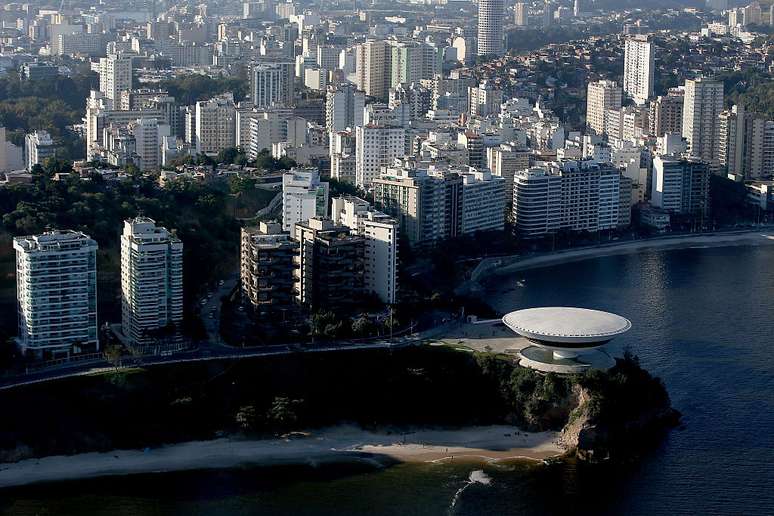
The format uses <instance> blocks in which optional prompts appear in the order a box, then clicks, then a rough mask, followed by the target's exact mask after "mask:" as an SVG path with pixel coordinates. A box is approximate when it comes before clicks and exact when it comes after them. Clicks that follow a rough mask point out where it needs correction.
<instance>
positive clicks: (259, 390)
mask: <svg viewBox="0 0 774 516" xmlns="http://www.w3.org/2000/svg"><path fill="white" fill-rule="evenodd" d="M579 388H583V389H586V395H587V397H588V398H591V399H592V400H593V403H594V408H592V410H591V411H592V412H593V413H592V414H591V416H592V417H593V418H594V419H595V421H597V422H604V423H606V424H608V425H611V427H613V426H615V427H618V428H625V427H626V425H627V424H628V423H630V422H632V421H635V422H636V421H637V420H638V419H639V418H640V416H641V415H643V414H647V413H648V412H649V411H651V410H660V409H663V408H668V406H669V400H668V396H667V394H666V390H665V389H664V386H663V385H662V384H661V382H660V381H658V380H657V379H654V378H653V377H651V376H650V375H649V374H648V373H647V372H645V371H643V370H642V368H640V366H639V364H638V363H637V362H636V360H635V359H633V358H632V357H626V358H624V359H623V360H621V361H619V363H618V365H617V366H616V367H614V368H613V369H611V370H610V371H607V372H593V373H589V374H586V375H577V376H571V377H560V376H557V375H554V374H548V375H541V374H538V373H536V372H535V371H532V370H529V369H524V368H521V367H519V366H518V365H517V364H516V363H515V362H514V360H513V358H512V357H506V356H502V355H493V354H482V353H468V352H463V351H457V350H453V349H450V348H446V347H440V348H439V347H420V348H407V349H402V350H373V351H349V352H339V353H334V354H326V353H304V354H295V355H289V356H284V357H264V358H261V359H253V360H238V361H224V362H208V363H194V364H178V365H174V366H158V367H154V368H150V369H147V370H145V371H142V372H135V373H133V374H129V373H115V374H110V375H104V376H91V377H78V378H73V379H70V380H65V381H62V382H60V383H59V384H58V385H57V389H51V388H50V387H46V386H31V387H27V388H21V389H17V390H11V391H3V392H0V405H2V406H3V407H4V408H5V409H6V411H8V413H17V411H23V412H24V413H25V414H26V415H27V417H24V418H9V419H8V420H7V421H5V422H4V423H5V424H4V425H3V427H2V428H0V461H2V460H3V458H5V457H14V458H16V459H18V458H21V457H19V456H18V454H19V453H20V450H22V451H23V452H24V453H26V454H32V455H50V454H70V453H78V452H85V451H93V450H111V449H115V448H141V447H145V446H155V445H159V444H168V443H172V442H179V441H186V440H198V439H209V438H213V437H215V436H216V435H219V434H221V435H222V433H223V432H227V433H229V432H239V433H245V432H247V433H251V434H258V435H272V434H275V433H283V432H287V431H292V430H304V429H309V428H315V427H322V426H327V425H332V424H337V423H341V422H343V421H346V422H351V423H355V424H360V425H362V426H364V427H371V428H372V427H375V426H386V425H389V426H390V427H393V428H394V427H401V426H404V427H416V426H419V425H450V426H459V425H470V424H499V423H505V422H508V423H516V424H517V425H518V426H520V427H521V428H524V429H529V430H549V429H552V430H558V429H561V428H562V427H563V426H564V425H565V424H566V423H567V422H568V421H569V420H570V418H571V417H572V416H571V414H572V413H573V410H575V409H576V408H577V407H578V403H579V399H578V389H579ZM30 406H33V407H35V408H36V410H34V411H29V410H28V409H29V407H30ZM632 435H633V434H632ZM632 439H635V437H632Z"/></svg>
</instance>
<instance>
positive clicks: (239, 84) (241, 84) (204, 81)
mask: <svg viewBox="0 0 774 516" xmlns="http://www.w3.org/2000/svg"><path fill="white" fill-rule="evenodd" d="M249 87H250V86H249V81H248V80H247V76H246V74H245V73H241V74H239V75H238V76H232V77H225V76H221V77H210V76H208V75H201V74H186V75H181V76H179V77H175V78H174V79H168V80H166V81H162V82H160V83H159V88H161V89H164V90H166V91H167V92H169V94H170V95H171V96H173V97H175V100H176V101H177V102H178V103H179V104H181V105H184V106H187V105H191V104H195V103H196V102H198V101H200V100H207V99H210V98H212V97H214V96H216V95H220V94H222V93H233V94H234V100H235V101H236V102H239V101H241V100H244V98H245V97H246V96H247V94H248V91H249Z"/></svg>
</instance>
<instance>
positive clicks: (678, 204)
mask: <svg viewBox="0 0 774 516" xmlns="http://www.w3.org/2000/svg"><path fill="white" fill-rule="evenodd" d="M709 181H710V168H709V166H708V165H707V163H705V162H703V161H701V160H697V159H694V158H691V159H684V158H671V157H666V156H656V157H655V158H654V159H653V187H652V194H651V204H652V205H653V206H655V207H657V208H661V209H663V210H666V211H669V212H671V213H675V214H680V215H689V216H692V217H697V218H699V217H700V218H702V219H706V217H707V216H708V212H709Z"/></svg>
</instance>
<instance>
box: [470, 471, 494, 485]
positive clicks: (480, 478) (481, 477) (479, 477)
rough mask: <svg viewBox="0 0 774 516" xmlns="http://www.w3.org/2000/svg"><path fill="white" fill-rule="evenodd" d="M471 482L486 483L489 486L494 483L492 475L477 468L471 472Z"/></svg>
mask: <svg viewBox="0 0 774 516" xmlns="http://www.w3.org/2000/svg"><path fill="white" fill-rule="evenodd" d="M470 483H471V484H484V485H485V486H488V485H489V484H491V483H492V477H490V476H489V475H487V474H486V473H484V471H483V470H480V469H477V470H476V471H473V472H471V473H470Z"/></svg>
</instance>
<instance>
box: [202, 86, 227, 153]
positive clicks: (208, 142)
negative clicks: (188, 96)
mask: <svg viewBox="0 0 774 516" xmlns="http://www.w3.org/2000/svg"><path fill="white" fill-rule="evenodd" d="M195 137H196V152H203V153H205V154H217V153H218V152H220V151H221V150H223V149H225V148H227V147H233V146H234V142H235V141H236V106H235V105H234V97H233V95H232V94H224V95H220V96H218V97H215V98H212V99H210V100H202V101H199V102H197V103H196V135H195Z"/></svg>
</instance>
